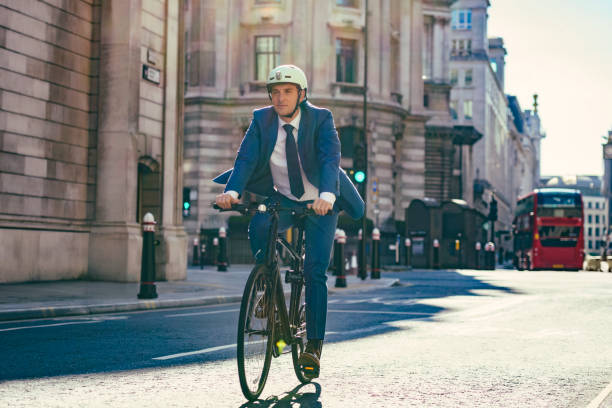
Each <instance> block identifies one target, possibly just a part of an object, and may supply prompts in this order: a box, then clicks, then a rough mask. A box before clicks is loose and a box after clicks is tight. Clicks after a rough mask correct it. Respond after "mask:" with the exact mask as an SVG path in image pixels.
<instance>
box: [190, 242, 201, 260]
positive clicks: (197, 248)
mask: <svg viewBox="0 0 612 408" xmlns="http://www.w3.org/2000/svg"><path fill="white" fill-rule="evenodd" d="M199 255H200V245H199V242H198V238H197V237H196V238H194V239H193V261H192V265H193V266H196V265H198V264H199V263H200V257H199Z"/></svg>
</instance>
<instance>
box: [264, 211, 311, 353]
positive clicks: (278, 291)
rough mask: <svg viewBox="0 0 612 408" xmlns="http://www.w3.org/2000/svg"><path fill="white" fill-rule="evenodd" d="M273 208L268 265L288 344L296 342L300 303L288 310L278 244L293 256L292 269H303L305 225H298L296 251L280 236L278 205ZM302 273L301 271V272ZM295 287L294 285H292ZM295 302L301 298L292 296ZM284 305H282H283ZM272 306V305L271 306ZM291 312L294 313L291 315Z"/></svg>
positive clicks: (283, 335) (282, 336)
mask: <svg viewBox="0 0 612 408" xmlns="http://www.w3.org/2000/svg"><path fill="white" fill-rule="evenodd" d="M272 208H273V210H272V211H269V213H270V214H271V222H270V230H269V233H268V247H267V253H266V261H265V262H266V265H268V267H269V268H268V271H270V272H271V273H273V276H268V279H269V280H270V282H272V286H271V287H272V293H273V296H275V299H276V304H277V305H278V313H279V317H280V322H281V324H280V330H281V336H280V338H281V339H283V340H284V341H285V342H286V343H287V344H292V343H294V342H295V339H296V337H294V336H293V335H292V334H291V322H293V321H295V320H296V319H295V318H296V316H295V314H296V313H299V310H298V307H299V304H290V305H289V311H287V304H286V302H285V294H284V291H283V285H282V282H281V274H280V270H279V265H278V259H277V245H280V246H282V247H283V248H285V249H286V250H287V251H288V252H289V256H290V257H291V270H293V271H302V270H303V269H302V268H303V262H304V260H303V258H302V255H301V252H302V248H303V243H304V227H303V225H301V224H300V225H298V228H297V229H298V234H297V235H298V241H297V246H296V247H295V248H298V251H296V250H295V249H294V248H293V246H292V245H291V244H290V243H289V242H287V240H286V239H285V238H283V237H279V236H278V211H279V209H280V208H279V206H278V205H274V204H273V205H272ZM300 273H301V272H300ZM292 289H293V286H292ZM291 299H292V300H293V301H294V302H296V303H297V302H299V299H294V296H292V297H291ZM281 305H282V306H281ZM270 307H272V305H271V306H270ZM289 313H291V314H292V315H291V316H289ZM269 316H270V317H271V323H272V324H274V321H273V320H274V313H270V314H269Z"/></svg>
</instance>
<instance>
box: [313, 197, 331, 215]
mask: <svg viewBox="0 0 612 408" xmlns="http://www.w3.org/2000/svg"><path fill="white" fill-rule="evenodd" d="M332 207H333V204H332V203H330V202H329V201H326V200H324V199H322V198H317V199H316V200H315V202H314V203H312V204H308V208H312V209H313V210H314V212H315V213H316V214H317V215H327V213H328V212H329V211H330V210H331V209H332Z"/></svg>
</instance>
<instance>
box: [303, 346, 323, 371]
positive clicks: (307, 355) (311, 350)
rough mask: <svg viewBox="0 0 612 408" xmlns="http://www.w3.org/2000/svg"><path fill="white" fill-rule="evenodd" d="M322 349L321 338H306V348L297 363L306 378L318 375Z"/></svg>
mask: <svg viewBox="0 0 612 408" xmlns="http://www.w3.org/2000/svg"><path fill="white" fill-rule="evenodd" d="M322 349H323V341H322V340H308V343H306V348H305V349H304V351H303V352H302V354H301V355H300V358H299V359H298V364H299V365H300V368H301V370H302V373H303V374H304V376H305V377H306V378H308V379H313V378H317V377H318V376H319V371H320V367H321V351H322Z"/></svg>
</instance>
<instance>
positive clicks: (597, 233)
mask: <svg viewBox="0 0 612 408" xmlns="http://www.w3.org/2000/svg"><path fill="white" fill-rule="evenodd" d="M595 236H596V237H598V236H599V227H596V228H595Z"/></svg>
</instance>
